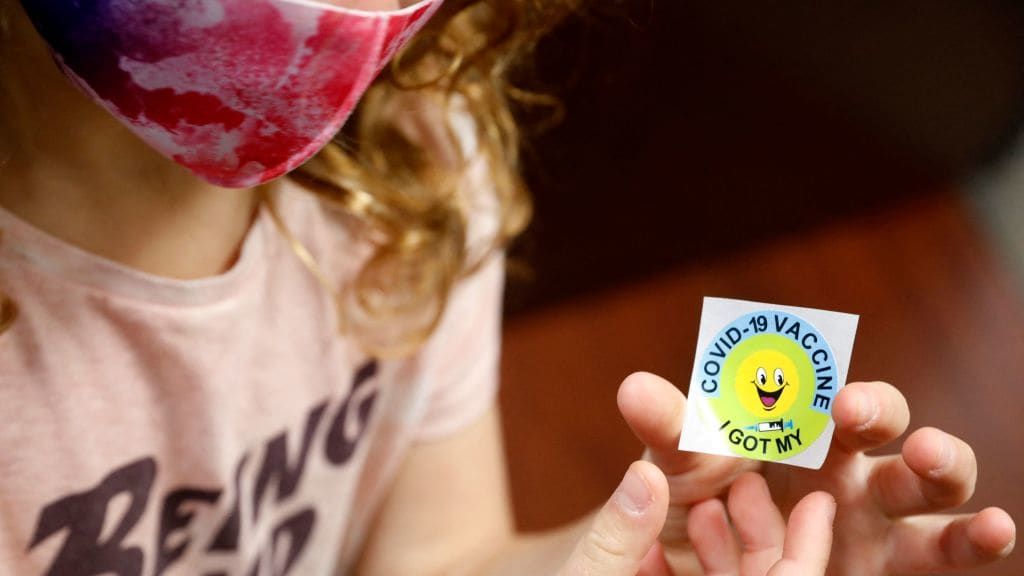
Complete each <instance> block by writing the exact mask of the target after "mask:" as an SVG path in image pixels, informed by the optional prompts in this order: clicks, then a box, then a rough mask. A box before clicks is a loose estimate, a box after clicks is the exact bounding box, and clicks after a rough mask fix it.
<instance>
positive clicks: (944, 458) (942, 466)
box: [928, 438, 953, 478]
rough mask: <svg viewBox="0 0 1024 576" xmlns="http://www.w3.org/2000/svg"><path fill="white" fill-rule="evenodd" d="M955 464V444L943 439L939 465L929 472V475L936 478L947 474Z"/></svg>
mask: <svg viewBox="0 0 1024 576" xmlns="http://www.w3.org/2000/svg"><path fill="white" fill-rule="evenodd" d="M952 464H953V443H952V442H950V440H949V438H943V439H942V446H941V447H940V448H939V458H938V463H937V464H936V465H935V466H933V467H932V468H931V469H930V470H928V475H929V476H931V477H932V478H936V477H939V476H942V475H943V474H945V472H946V471H947V470H949V467H950V466H951V465H952Z"/></svg>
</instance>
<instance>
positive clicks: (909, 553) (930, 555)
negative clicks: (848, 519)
mask: <svg viewBox="0 0 1024 576" xmlns="http://www.w3.org/2000/svg"><path fill="white" fill-rule="evenodd" d="M1016 535H1017V528H1016V526H1015V525H1014V523H1013V519H1012V518H1010V515H1009V514H1007V513H1006V512H1004V511H1003V510H1000V509H999V508H986V509H985V510H982V511H981V512H978V513H977V514H963V515H958V516H916V517H913V518H905V519H903V520H901V521H900V522H898V523H896V524H895V525H894V526H893V527H892V529H891V530H890V533H889V537H890V539H891V546H890V550H892V552H891V556H890V558H889V569H888V572H890V573H896V574H929V573H933V572H945V571H948V570H950V569H954V568H970V567H974V566H980V565H982V564H987V563H989V562H992V561H995V560H999V559H1001V558H1004V557H1006V556H1007V555H1008V554H1009V553H1010V552H1012V551H1013V546H1014V543H1015V541H1016Z"/></svg>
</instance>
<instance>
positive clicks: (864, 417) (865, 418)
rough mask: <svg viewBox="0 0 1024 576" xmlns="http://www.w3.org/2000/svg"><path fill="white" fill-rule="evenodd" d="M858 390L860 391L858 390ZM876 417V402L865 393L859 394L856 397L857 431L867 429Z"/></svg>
mask: <svg viewBox="0 0 1024 576" xmlns="http://www.w3.org/2000/svg"><path fill="white" fill-rule="evenodd" d="M858 392H860V391H859V390H858ZM876 418H878V403H877V402H874V401H873V400H871V399H870V398H869V397H868V395H867V394H859V398H858V399H857V421H858V422H860V424H858V425H857V431H858V432H862V431H864V430H867V429H868V428H869V427H870V426H871V425H872V424H874V423H875V419H876Z"/></svg>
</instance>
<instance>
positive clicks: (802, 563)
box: [652, 474, 836, 576]
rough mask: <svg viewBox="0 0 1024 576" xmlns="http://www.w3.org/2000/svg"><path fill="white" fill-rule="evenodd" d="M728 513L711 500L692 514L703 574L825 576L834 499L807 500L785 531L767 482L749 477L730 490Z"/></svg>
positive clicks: (814, 496) (818, 495) (820, 495)
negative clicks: (730, 520) (737, 538)
mask: <svg viewBox="0 0 1024 576" xmlns="http://www.w3.org/2000/svg"><path fill="white" fill-rule="evenodd" d="M728 508H729V512H728V516H727V515H726V507H725V506H724V505H723V504H722V502H721V501H720V500H717V499H712V500H705V501H704V502H701V503H699V504H697V505H695V506H693V508H691V509H690V518H689V522H688V526H687V531H688V532H689V536H690V542H692V543H693V548H694V551H695V552H696V555H697V558H698V560H699V561H700V564H701V566H702V567H703V569H704V574H708V575H719V576H766V575H767V576H824V574H825V569H826V568H827V567H828V558H829V553H830V552H831V548H832V521H833V519H834V518H835V513H836V502H835V500H833V498H832V497H831V496H830V495H828V494H826V493H823V492H815V493H813V494H809V495H807V496H805V497H804V498H803V499H802V500H801V501H800V502H799V503H797V505H796V507H794V508H793V512H792V513H791V514H790V516H789V526H788V527H787V526H786V521H785V520H783V518H782V513H781V512H780V511H779V509H778V507H776V506H775V503H774V502H772V497H771V494H770V493H769V492H768V486H767V485H766V484H765V481H764V479H763V478H762V477H761V476H759V475H757V474H745V475H743V476H741V477H740V478H739V479H737V480H736V482H734V483H733V485H732V488H730V489H729V503H728ZM730 518H731V519H732V527H730V525H729V519H730ZM733 528H735V534H734V533H733ZM737 535H738V536H739V539H740V542H737V541H736V536H737ZM652 576H653V575H652Z"/></svg>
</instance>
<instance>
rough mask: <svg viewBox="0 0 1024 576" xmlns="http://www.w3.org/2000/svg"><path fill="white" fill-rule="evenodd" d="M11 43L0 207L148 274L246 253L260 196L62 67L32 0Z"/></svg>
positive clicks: (0, 94)
mask: <svg viewBox="0 0 1024 576" xmlns="http://www.w3.org/2000/svg"><path fill="white" fill-rule="evenodd" d="M10 17H11V22H10V28H9V37H7V38H3V39H2V45H0V111H2V116H0V205H2V206H4V207H5V208H6V209H7V210H9V211H10V212H13V213H14V214H16V215H18V216H19V217H20V218H22V219H24V220H26V221H27V222H29V223H30V224H32V225H34V226H36V227H37V228H40V229H42V230H44V231H46V232H48V233H49V234H51V235H53V236H56V237H57V238H60V239H62V240H64V241H67V242H69V243H72V244H75V245H77V246H79V247H81V248H83V249H85V250H88V251H90V252H93V253H95V254H97V255H99V256H103V257H105V258H109V259H111V260H114V261H116V262H120V263H122V264H125V265H128V266H131V267H133V268H136V269H138V270H141V271H143V272H148V273H151V274H156V275H160V276H166V277H171V278H181V279H192V278H201V277H206V276H212V275H216V274H219V273H221V272H223V271H225V270H226V269H227V268H229V267H230V266H231V265H232V264H233V263H234V261H235V259H236V257H237V254H238V250H239V247H240V246H241V244H242V241H243V240H244V237H245V235H246V232H247V231H248V229H249V227H250V225H251V223H252V219H253V215H254V214H255V211H256V207H257V204H258V196H257V194H256V192H255V191H254V190H252V189H247V190H227V189H222V188H218V187H216V186H213V185H210V184H207V183H205V182H203V181H201V180H199V179H198V178H196V177H195V176H192V175H191V174H190V173H188V172H187V171H186V170H184V169H182V168H180V167H179V166H177V165H176V164H174V163H173V162H171V161H169V160H166V159H165V158H163V157H162V156H160V155H159V154H157V153H156V152H155V151H153V150H151V149H150V148H149V147H148V146H147V145H146V144H144V143H142V142H141V141H140V140H139V139H138V138H136V137H135V136H134V135H133V134H132V133H131V132H129V131H128V130H127V129H126V128H124V127H123V126H121V125H120V124H119V123H118V122H117V121H116V120H114V119H113V117H111V116H110V115H109V114H107V113H106V112H105V111H104V110H102V109H101V108H100V107H99V106H97V105H95V104H94V103H92V102H90V101H89V100H88V99H87V98H86V97H85V96H84V95H82V94H81V93H79V92H78V91H77V90H76V89H74V88H73V87H72V86H71V85H70V83H69V82H68V81H67V80H65V79H64V78H63V76H61V75H60V73H59V72H58V71H57V69H56V66H55V65H54V64H53V61H52V60H51V59H50V56H49V54H48V52H47V50H46V48H45V47H44V45H43V44H42V41H41V40H40V39H39V38H38V36H37V35H36V34H35V32H34V30H32V29H31V26H30V25H29V24H28V22H27V19H26V17H25V15H24V13H23V12H22V10H21V8H20V6H17V4H16V3H15V7H14V8H13V10H11V11H10Z"/></svg>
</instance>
